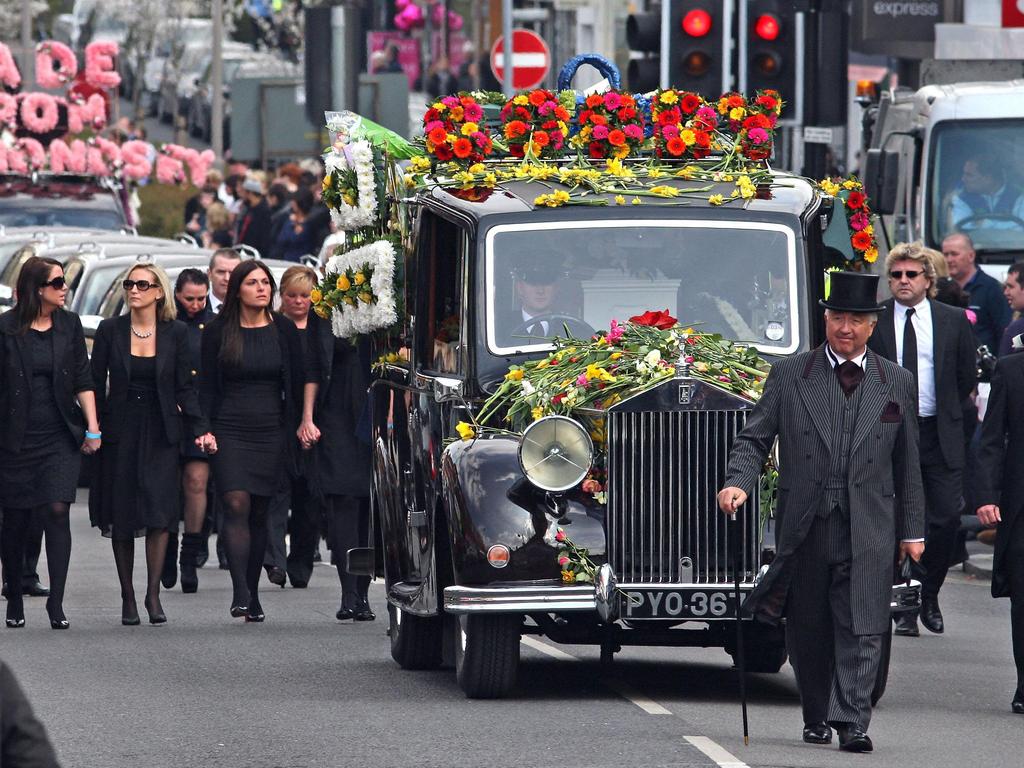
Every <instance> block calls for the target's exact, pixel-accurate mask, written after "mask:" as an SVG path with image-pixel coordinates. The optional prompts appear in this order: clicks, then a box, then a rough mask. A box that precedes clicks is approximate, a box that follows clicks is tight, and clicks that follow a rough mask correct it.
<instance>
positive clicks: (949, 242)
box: [942, 232, 977, 287]
mask: <svg viewBox="0 0 1024 768" xmlns="http://www.w3.org/2000/svg"><path fill="white" fill-rule="evenodd" d="M942 255H943V256H945V258H946V265H947V266H948V267H949V276H950V277H952V278H953V279H954V280H956V281H957V282H958V283H959V284H960V286H961V287H962V286H963V285H965V284H966V283H967V282H969V281H970V279H971V278H972V277H974V273H975V272H976V271H977V270H976V268H975V266H974V258H975V254H974V243H973V242H972V241H971V238H970V236H968V235H966V234H965V233H963V232H954V233H953V234H951V235H946V239H945V240H943V241H942Z"/></svg>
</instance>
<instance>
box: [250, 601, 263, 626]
mask: <svg viewBox="0 0 1024 768" xmlns="http://www.w3.org/2000/svg"><path fill="white" fill-rule="evenodd" d="M266 618H267V616H266V614H264V613H263V606H262V605H260V601H259V600H253V599H250V600H249V609H248V610H247V611H246V612H245V621H246V623H253V624H259V623H260V622H261V621H263V620H264V619H266Z"/></svg>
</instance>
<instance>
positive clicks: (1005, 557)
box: [978, 355, 1024, 715]
mask: <svg viewBox="0 0 1024 768" xmlns="http://www.w3.org/2000/svg"><path fill="white" fill-rule="evenodd" d="M978 465H979V473H978V474H979V478H978V503H979V507H978V518H979V519H980V520H981V522H982V523H984V524H985V525H997V526H998V527H997V528H996V551H995V559H994V561H993V564H992V597H1009V598H1010V633H1011V636H1012V638H1013V659H1014V661H1015V662H1016V664H1017V688H1016V690H1015V691H1014V695H1013V701H1012V702H1011V703H1010V708H1011V709H1012V710H1013V711H1014V712H1016V713H1017V714H1018V715H1024V525H1021V524H1020V522H1019V521H1018V520H1017V518H1019V517H1020V516H1021V515H1022V514H1024V510H1022V508H1024V355H1010V356H1009V357H1004V358H1001V359H1000V360H999V364H998V365H997V366H996V373H995V376H994V377H993V378H992V392H991V394H990V395H989V398H988V407H987V410H986V412H985V423H984V424H982V427H981V449H980V451H979V456H978ZM1015 521H1016V522H1017V524H1016V525H1014V522H1015Z"/></svg>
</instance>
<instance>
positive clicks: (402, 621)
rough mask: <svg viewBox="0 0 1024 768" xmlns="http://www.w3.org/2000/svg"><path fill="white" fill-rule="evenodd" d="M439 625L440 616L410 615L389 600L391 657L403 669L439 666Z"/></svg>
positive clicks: (440, 629) (440, 624)
mask: <svg viewBox="0 0 1024 768" xmlns="http://www.w3.org/2000/svg"><path fill="white" fill-rule="evenodd" d="M442 627H443V620H442V619H441V617H440V616H430V617H423V616H413V615H412V614H410V613H406V612H405V611H403V610H402V609H401V608H396V607H395V606H394V605H391V604H390V603H388V634H389V635H391V658H393V659H394V660H395V661H397V662H398V666H400V667H401V668H402V669H437V668H438V667H439V666H441V640H442V637H443V635H442Z"/></svg>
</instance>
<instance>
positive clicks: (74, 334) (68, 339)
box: [0, 309, 93, 451]
mask: <svg viewBox="0 0 1024 768" xmlns="http://www.w3.org/2000/svg"><path fill="white" fill-rule="evenodd" d="M53 362H54V365H53V393H54V397H55V398H56V400H57V409H58V410H59V411H60V415H61V417H62V418H63V419H64V423H65V424H66V425H67V428H68V431H69V432H70V433H71V436H72V438H73V439H74V441H75V443H81V442H82V440H84V439H85V419H84V418H83V417H82V412H81V410H80V409H79V407H78V404H77V403H76V402H75V396H76V395H77V394H78V393H79V392H87V391H91V390H92V389H93V383H92V376H90V375H89V356H88V353H87V352H86V349H85V334H84V333H83V332H82V321H81V320H79V319H78V315H76V314H74V313H73V312H68V311H66V310H63V309H58V310H57V311H55V312H54V313H53ZM31 365H32V361H31V360H29V359H28V350H27V348H26V343H25V336H24V335H22V334H19V333H18V329H17V327H16V325H15V317H14V312H6V313H4V314H3V315H0V442H2V443H3V446H4V448H6V449H7V450H9V451H17V450H20V449H21V443H22V441H23V440H24V439H25V430H26V429H27V428H28V417H29V413H30V409H31V407H32V403H31V399H32V382H31V379H32V370H31Z"/></svg>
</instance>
